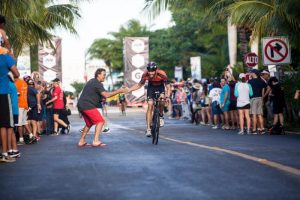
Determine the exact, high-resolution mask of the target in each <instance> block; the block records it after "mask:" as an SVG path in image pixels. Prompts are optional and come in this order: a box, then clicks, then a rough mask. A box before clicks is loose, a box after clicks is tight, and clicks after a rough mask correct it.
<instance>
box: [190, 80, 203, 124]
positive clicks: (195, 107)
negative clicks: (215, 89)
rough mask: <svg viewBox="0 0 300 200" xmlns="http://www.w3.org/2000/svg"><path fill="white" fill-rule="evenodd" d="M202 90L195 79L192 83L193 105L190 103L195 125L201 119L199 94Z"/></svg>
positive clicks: (200, 94)
mask: <svg viewBox="0 0 300 200" xmlns="http://www.w3.org/2000/svg"><path fill="white" fill-rule="evenodd" d="M202 92H203V87H202V85H201V84H200V83H199V82H198V80H197V81H195V82H194V84H193V93H192V97H193V98H192V99H193V105H192V109H193V112H192V119H193V120H194V121H195V122H196V125H197V124H199V123H200V121H201V120H200V119H201V96H202Z"/></svg>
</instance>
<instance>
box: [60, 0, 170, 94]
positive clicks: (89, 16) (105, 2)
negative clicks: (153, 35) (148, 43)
mask: <svg viewBox="0 0 300 200" xmlns="http://www.w3.org/2000/svg"><path fill="white" fill-rule="evenodd" d="M79 7H80V10H81V18H80V19H79V20H78V21H77V22H76V26H75V27H76V30H77V32H78V35H77V36H75V35H71V34H70V33H68V32H65V31H57V32H56V34H57V35H58V36H59V37H61V38H62V68H63V87H64V89H65V90H68V91H73V90H74V89H73V88H72V87H71V86H70V84H71V83H72V82H73V81H79V82H84V79H83V75H84V63H85V58H84V54H85V51H86V49H88V48H89V47H90V46H91V44H92V43H93V41H94V40H95V39H98V38H109V36H108V33H109V32H118V30H119V28H120V27H121V26H124V25H125V24H126V23H127V22H128V21H129V20H131V19H137V20H139V21H140V22H141V24H143V25H146V26H147V27H151V30H153V29H160V28H166V27H168V26H170V25H171V22H170V19H171V15H170V13H169V12H164V13H162V14H161V15H160V16H158V17H157V18H156V19H155V20H154V21H152V22H150V21H149V20H148V18H147V17H146V16H145V15H144V14H142V13H141V11H142V9H143V7H144V0H92V1H90V2H81V3H80V4H79Z"/></svg>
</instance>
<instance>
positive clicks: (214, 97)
mask: <svg viewBox="0 0 300 200" xmlns="http://www.w3.org/2000/svg"><path fill="white" fill-rule="evenodd" d="M221 91H222V90H221V85H220V83H219V82H218V81H215V82H214V83H213V89H212V90H211V91H210V92H209V98H210V102H211V103H210V104H211V109H212V115H213V119H214V126H213V127H212V128H213V129H218V128H219V122H220V119H219V118H220V115H221V114H222V111H221V108H220V94H221Z"/></svg>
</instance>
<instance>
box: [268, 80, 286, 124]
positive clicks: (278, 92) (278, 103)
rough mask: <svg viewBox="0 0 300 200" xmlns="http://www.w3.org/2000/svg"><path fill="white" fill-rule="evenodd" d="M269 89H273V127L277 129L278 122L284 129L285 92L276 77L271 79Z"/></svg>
mask: <svg viewBox="0 0 300 200" xmlns="http://www.w3.org/2000/svg"><path fill="white" fill-rule="evenodd" d="M269 87H270V88H271V94H270V96H271V101H272V103H273V114H274V120H273V127H275V126H276V125H277V123H278V122H279V124H280V126H281V127H283V122H284V119H283V108H284V107H285V100H284V92H283V90H282V88H281V85H280V84H279V82H278V79H277V78H276V77H271V78H270V79H269Z"/></svg>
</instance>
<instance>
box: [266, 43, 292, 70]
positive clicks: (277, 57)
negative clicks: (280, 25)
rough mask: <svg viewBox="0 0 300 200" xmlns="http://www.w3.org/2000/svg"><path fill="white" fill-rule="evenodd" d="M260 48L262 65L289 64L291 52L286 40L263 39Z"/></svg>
mask: <svg viewBox="0 0 300 200" xmlns="http://www.w3.org/2000/svg"><path fill="white" fill-rule="evenodd" d="M262 46H263V51H262V52H263V63H264V65H280V64H290V63H291V52H290V47H289V41H288V38H286V37H273V38H263V39H262Z"/></svg>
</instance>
